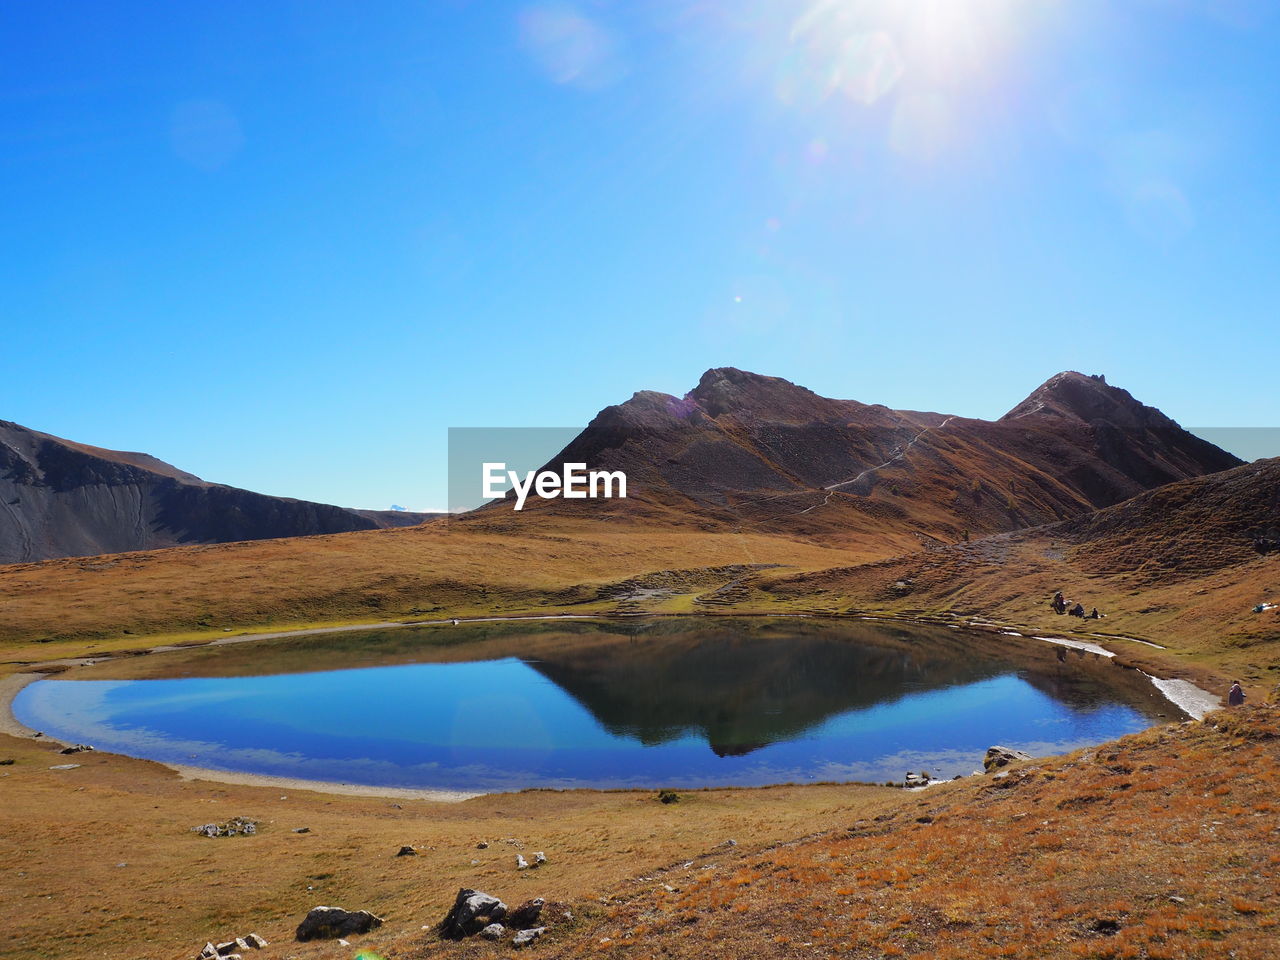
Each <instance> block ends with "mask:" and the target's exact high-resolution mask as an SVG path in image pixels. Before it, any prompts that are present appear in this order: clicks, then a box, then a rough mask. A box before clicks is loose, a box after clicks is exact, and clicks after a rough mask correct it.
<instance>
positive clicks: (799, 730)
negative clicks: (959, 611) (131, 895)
mask: <svg viewBox="0 0 1280 960" xmlns="http://www.w3.org/2000/svg"><path fill="white" fill-rule="evenodd" d="M13 709H14V713H15V715H16V716H17V718H18V719H19V720H20V721H21V722H22V723H24V724H26V725H28V726H30V727H33V728H35V729H38V730H41V731H43V732H44V733H45V734H46V735H47V736H52V737H56V738H58V739H60V740H63V741H67V742H70V743H86V744H92V745H94V746H95V747H96V748H97V749H99V750H110V751H113V752H117V753H123V754H127V755H130V756H135V757H143V758H147V759H151V760H158V761H161V762H164V763H170V764H178V765H186V766H193V767H200V768H206V769H213V770H222V771H235V772H239V773H253V774H265V775H269V776H280V777H290V778H302V779H307V780H316V781H326V782H337V783H348V784H360V785H368V786H378V787H404V788H421V789H444V790H459V791H474V792H491V791H509V790H520V789H525V788H531V787H540V788H555V789H564V788H577V787H592V788H647V789H650V788H673V789H689V788H696V787H716V786H730V785H738V786H757V785H764V784H776V783H807V782H819V781H836V782H850V781H863V782H889V781H892V782H899V783H900V782H902V781H903V779H904V777H905V775H906V774H907V773H908V772H912V773H921V772H925V773H928V774H929V776H931V777H932V778H934V779H948V778H951V777H955V776H957V775H966V774H970V773H973V772H975V771H980V770H981V768H982V758H983V755H984V754H985V752H986V749H987V748H988V747H989V746H991V745H993V744H1001V745H1004V746H1007V747H1012V748H1015V749H1019V750H1023V751H1026V752H1027V753H1030V754H1033V755H1036V756H1042V755H1049V754H1056V753H1063V752H1067V751H1070V750H1073V749H1076V748H1079V747H1084V746H1088V745H1092V744H1097V743H1101V742H1103V741H1106V740H1110V739H1113V738H1115V737H1117V736H1120V735H1123V734H1126V733H1132V732H1134V731H1137V730H1141V729H1144V728H1146V727H1149V726H1151V725H1153V724H1156V723H1160V722H1168V721H1169V720H1172V719H1183V718H1184V717H1185V714H1183V713H1182V712H1181V711H1180V710H1179V709H1178V708H1177V707H1176V706H1174V705H1173V704H1172V703H1170V702H1169V701H1167V700H1166V699H1165V698H1164V697H1163V696H1162V695H1161V694H1160V692H1159V691H1158V690H1157V689H1156V688H1155V687H1154V686H1153V685H1152V683H1151V682H1150V680H1149V679H1148V678H1147V677H1146V676H1145V675H1143V674H1142V673H1140V672H1138V671H1136V670H1131V669H1126V668H1123V667H1120V666H1117V665H1116V664H1114V663H1113V662H1112V661H1111V660H1110V659H1109V658H1107V657H1105V656H1102V655H1100V654H1097V653H1093V652H1089V651H1085V650H1077V649H1069V648H1067V647H1063V646H1057V645H1054V644H1050V643H1046V642H1044V641H1042V640H1036V639H1032V638H1026V637H1017V636H1004V635H998V634H988V633H980V632H974V631H965V630H957V629H952V628H947V627H941V626H934V625H926V624H915V623H907V622H897V621H876V620H822V619H806V618H785V619H781V618H780V619H765V618H759V619H756V618H730V617H722V618H707V617H702V618H699V617H687V618H662V619H634V620H577V619H565V620H536V621H535V620H530V621H506V622H486V623H464V624H458V625H449V624H443V625H431V626H420V627H400V628H395V629H383V630H370V631H367V632H366V631H362V632H343V633H329V634H318V635H317V634H313V635H297V636H292V637H282V638H278V639H266V640H254V641H249V642H235V643H223V644H213V645H206V646H201V647H192V648H186V649H180V650H174V651H171V652H164V653H157V654H154V655H150V656H140V657H123V658H117V659H113V660H109V661H105V662H102V663H98V664H94V665H90V666H85V667H76V668H73V669H71V670H69V671H67V672H66V673H62V674H58V675H55V676H52V677H50V678H48V679H42V680H39V681H36V682H35V683H32V684H30V685H29V686H27V687H26V688H25V689H23V690H22V691H21V692H20V693H19V694H18V696H17V698H16V700H15V701H14V705H13Z"/></svg>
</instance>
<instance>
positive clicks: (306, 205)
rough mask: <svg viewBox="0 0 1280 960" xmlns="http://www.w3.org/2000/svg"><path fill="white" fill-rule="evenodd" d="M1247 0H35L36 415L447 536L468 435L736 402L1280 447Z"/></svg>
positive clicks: (6, 372)
mask: <svg viewBox="0 0 1280 960" xmlns="http://www.w3.org/2000/svg"><path fill="white" fill-rule="evenodd" d="M1278 46H1280V16H1277V15H1274V14H1272V13H1271V12H1270V10H1269V9H1268V5H1267V4H1265V3H1261V2H1258V3H1254V2H1251V0H1220V2H1214V0H1166V2H1157V0H1133V2H1126V3H1102V2H1096V0H1072V2H1065V0H1057V2H1052V0H833V2H820V3H817V4H813V3H806V2H784V0H737V2H719V0H655V2H650V3H641V2H631V3H623V2H620V0H619V2H608V0H579V2H577V3H540V2H527V3H506V2H500V0H489V2H479V0H475V2H465V0H432V2H417V3H408V2H405V3H394V4H392V3H377V2H361V3H339V2H331V3H319V2H301V0H299V2H293V3H284V2H281V3H271V4H262V3H238V2H220V3H217V4H208V3H183V2H173V3H168V4H162V5H157V4H144V3H136V4H134V3H128V2H117V3H112V4H103V3H99V2H81V3H75V2H67V3H59V4H42V3H29V4H20V3H11V4H6V5H5V7H4V9H3V11H0V204H2V207H0V209H2V210H3V217H4V223H5V227H6V229H5V230H3V231H2V232H0V336H2V337H3V341H2V345H0V401H3V402H2V403H0V418H3V419H9V420H16V421H18V422H20V423H23V424H25V425H27V426H31V427H33V428H36V429H41V430H45V431H47V432H51V433H55V434H59V435H61V436H66V437H70V438H72V439H76V440H79V441H82V442H87V443H94V444H98V445H101V446H108V447H116V448H124V449H130V450H144V451H147V452H149V453H152V454H155V455H156V456H159V457H161V458H163V459H166V460H169V461H171V462H173V463H175V464H177V465H179V466H181V467H182V468H184V469H187V470H190V471H192V472H194V473H197V474H199V475H201V476H203V477H205V478H207V479H210V480H216V481H220V482H225V483H232V484H236V485H239V486H244V487H248V488H250V489H256V490H261V491H263V492H267V493H274V494H282V495H290V496H297V497H305V498H309V499H317V500H323V501H328V502H335V503H341V504H346V505H352V506H364V507H386V506H388V505H389V504H391V503H393V502H394V503H400V504H404V505H406V506H409V507H411V508H416V509H425V508H430V507H433V506H437V505H439V504H441V503H443V501H444V491H445V470H444V465H443V463H442V462H441V461H442V460H443V457H444V454H445V449H446V429H447V428H448V427H450V426H496V425H503V426H561V425H575V424H585V423H586V421H587V420H589V419H590V417H591V416H592V415H593V414H594V413H595V412H596V411H597V410H598V409H599V408H600V407H602V406H605V405H607V404H610V403H616V402H620V401H622V400H625V399H626V398H627V397H629V396H630V395H631V393H632V392H633V391H635V390H638V389H645V388H649V389H658V390H664V391H668V392H671V393H683V392H684V391H686V390H688V389H689V388H690V387H692V386H693V385H694V384H695V383H696V381H697V379H698V377H699V375H700V374H701V373H702V371H703V370H705V369H706V368H708V367H712V366H725V365H733V366H739V367H744V368H747V369H752V370H756V371H758V372H762V373H769V374H774V375H778V376H783V377H786V378H788V379H790V380H794V381H796V382H798V383H801V384H804V385H805V386H808V387H810V388H812V389H814V390H816V391H818V392H819V393H822V394H825V395H828V396H837V397H849V398H854V399H859V400H864V401H867V402H883V403H886V404H889V405H890V406H898V407H910V408H916V409H922V408H924V409H941V410H945V411H948V412H954V413H960V414H965V415H970V416H984V417H994V416H998V415H1000V414H1001V413H1003V412H1004V411H1006V410H1007V409H1008V408H1010V407H1012V406H1013V405H1014V404H1015V403H1016V402H1017V401H1018V400H1020V399H1021V398H1022V397H1023V396H1025V395H1026V394H1027V393H1028V392H1030V391H1031V389H1033V388H1034V387H1035V386H1036V385H1038V384H1039V383H1040V382H1042V381H1043V380H1044V379H1046V378H1047V377H1049V376H1050V375H1051V374H1053V373H1056V372H1057V371H1059V370H1062V369H1069V368H1074V369H1080V370H1083V371H1085V372H1091V373H1092V372H1102V373H1105V374H1106V375H1107V377H1108V379H1109V380H1110V382H1112V383H1115V384H1119V385H1121V386H1124V387H1126V388H1128V389H1129V390H1131V391H1132V392H1133V393H1134V394H1135V395H1136V396H1137V397H1138V398H1139V399H1142V400H1144V401H1146V402H1148V403H1152V404H1154V405H1156V406H1159V407H1161V408H1162V409H1164V410H1165V411H1166V412H1167V413H1169V414H1170V415H1171V416H1173V417H1174V418H1175V419H1177V420H1179V421H1180V422H1182V423H1183V424H1186V425H1192V426H1199V425H1205V426H1209V425H1212V426H1221V425H1231V426H1272V425H1277V424H1280V393H1278V392H1277V391H1276V390H1275V389H1274V381H1275V374H1274V371H1275V357H1276V344H1275V335H1276V331H1277V323H1276V305H1277V302H1278V298H1277V293H1280V271H1277V270H1276V269H1275V261H1276V259H1277V253H1278V252H1280V218H1278V217H1277V215H1276V214H1277V207H1278V201H1280V164H1277V163H1276V162H1275V160H1276V157H1277V155H1278V154H1280V149H1278V148H1280V113H1278V112H1277V110H1276V109H1275V105H1276V104H1277V103H1278V102H1280V71H1277V70H1276V69H1275V67H1274V58H1275V51H1276V50H1277V48H1278Z"/></svg>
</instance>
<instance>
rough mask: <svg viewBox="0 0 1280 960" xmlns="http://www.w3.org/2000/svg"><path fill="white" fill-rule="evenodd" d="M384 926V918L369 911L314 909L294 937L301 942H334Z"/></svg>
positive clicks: (335, 908)
mask: <svg viewBox="0 0 1280 960" xmlns="http://www.w3.org/2000/svg"><path fill="white" fill-rule="evenodd" d="M380 926H382V918H381V917H375V916H374V915H373V914H372V913H370V912H369V911H368V910H355V911H351V910H343V909H342V908H341V907H313V908H312V909H311V911H310V912H309V913H308V914H307V915H306V917H305V918H303V921H302V922H301V923H300V924H298V930H297V933H295V934H294V936H295V937H296V938H297V939H298V940H300V941H304V942H305V941H307V940H334V939H336V938H338V937H346V936H350V935H351V934H353V933H368V932H369V931H370V930H373V929H376V928H377V927H380Z"/></svg>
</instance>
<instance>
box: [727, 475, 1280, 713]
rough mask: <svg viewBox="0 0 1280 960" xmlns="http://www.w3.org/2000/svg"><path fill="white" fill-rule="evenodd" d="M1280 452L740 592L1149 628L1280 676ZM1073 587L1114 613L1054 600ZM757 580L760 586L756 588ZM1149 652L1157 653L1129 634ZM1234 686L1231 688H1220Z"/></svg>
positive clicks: (1162, 638)
mask: <svg viewBox="0 0 1280 960" xmlns="http://www.w3.org/2000/svg"><path fill="white" fill-rule="evenodd" d="M1278 530H1280V459H1272V460H1259V461H1257V462H1255V463H1251V464H1245V465H1243V466H1240V467H1236V468H1235V469H1232V470H1226V471H1223V472H1221V473H1216V474H1211V475H1209V476H1206V477H1198V478H1194V479H1191V480H1184V481H1181V482H1179V483H1174V484H1169V485H1167V486H1164V487H1160V488H1159V489H1156V490H1152V491H1149V492H1147V493H1144V494H1141V495H1139V496H1137V497H1134V498H1132V499H1131V500H1128V501H1125V502H1124V503H1120V504H1116V505H1115V506H1112V507H1108V508H1106V509H1103V510H1099V511H1096V512H1094V513H1091V514H1088V515H1085V516H1082V517H1079V518H1075V519H1072V520H1068V521H1065V522H1062V523H1057V524H1050V525H1046V526H1042V527H1037V528H1034V529H1030V530H1023V531H1017V532H1014V533H1007V534H999V535H995V536H991V537H987V538H984V539H980V540H973V541H972V542H969V543H957V544H949V545H944V546H939V547H935V548H933V549H929V550H926V551H923V552H920V553H917V554H914V555H911V556H905V557H900V558H896V559H891V560H881V561H876V562H872V563H866V564H859V565H856V566H845V567H840V568H833V569H830V570H826V571H817V572H813V573H807V574H799V575H791V574H778V575H776V576H773V577H768V576H766V575H765V574H757V575H754V576H753V577H751V578H748V579H747V580H745V581H744V582H742V583H740V584H739V585H738V587H739V596H740V597H741V598H742V602H743V603H751V602H758V601H756V600H755V598H756V597H761V598H763V597H768V598H770V601H769V602H770V603H778V602H780V601H783V600H792V601H795V602H799V601H800V600H802V599H803V600H805V601H806V602H808V603H809V604H811V605H815V601H816V605H817V606H819V607H820V609H823V610H824V611H829V612H848V611H850V610H861V611H875V612H883V613H898V614H910V615H920V614H924V615H958V616H962V617H978V618H983V619H995V620H1001V621H1004V622H1007V623H1012V624H1017V625H1019V626H1022V627H1024V628H1030V629H1032V630H1040V631H1053V632H1062V631H1077V632H1080V633H1083V634H1095V633H1096V634H1104V635H1111V636H1123V637H1138V638H1144V639H1146V640H1149V641H1152V642H1155V643H1158V644H1160V645H1161V646H1164V647H1167V648H1169V651H1170V652H1171V653H1174V654H1176V655H1178V659H1179V660H1181V661H1182V662H1183V663H1192V664H1194V663H1199V664H1205V665H1212V666H1213V667H1215V668H1216V669H1217V670H1219V671H1222V673H1219V675H1218V680H1219V681H1221V680H1222V679H1223V675H1224V674H1225V671H1227V670H1230V671H1231V672H1233V673H1236V674H1238V675H1239V676H1241V677H1242V678H1244V679H1246V680H1247V681H1249V682H1250V683H1252V684H1254V685H1257V686H1260V687H1262V688H1265V689H1270V687H1271V686H1273V685H1274V684H1275V683H1276V682H1277V680H1280V667H1278V666H1277V664H1280V613H1278V612H1277V610H1276V609H1274V608H1273V609H1267V610H1264V611H1262V612H1255V609H1254V608H1255V607H1256V606H1257V605H1259V604H1263V603H1267V602H1280V551H1278V550H1274V549H1270V544H1271V543H1273V542H1274V539H1275V537H1276V532H1277V531H1278ZM1056 590H1063V591H1064V592H1065V593H1066V595H1067V596H1068V597H1069V598H1070V599H1072V600H1079V601H1081V602H1082V603H1083V604H1084V605H1085V607H1086V608H1092V607H1095V606H1096V607H1098V608H1099V609H1100V610H1102V612H1103V613H1105V614H1106V615H1107V616H1106V619H1104V620H1099V621H1080V620H1076V619H1074V618H1072V617H1064V616H1057V615H1055V614H1054V613H1053V612H1052V611H1051V610H1050V609H1049V606H1048V602H1049V599H1050V598H1051V597H1052V595H1053V593H1054V592H1055V591H1056ZM757 591H758V593H757ZM1113 649H1118V650H1122V651H1124V653H1125V655H1126V657H1127V658H1128V659H1130V660H1131V661H1134V662H1139V661H1140V660H1141V659H1142V658H1143V657H1147V658H1150V657H1154V656H1160V657H1165V658H1166V659H1167V655H1165V654H1159V653H1157V652H1156V651H1153V650H1152V649H1151V648H1149V647H1145V646H1141V645H1137V646H1135V645H1133V644H1131V643H1125V642H1122V643H1121V644H1120V645H1119V646H1118V647H1116V646H1114V645H1113ZM1219 692H1225V688H1222V689H1220V690H1219Z"/></svg>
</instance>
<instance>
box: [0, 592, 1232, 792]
mask: <svg viewBox="0 0 1280 960" xmlns="http://www.w3.org/2000/svg"><path fill="white" fill-rule="evenodd" d="M685 616H687V617H694V618H704V617H705V618H707V619H720V618H733V617H749V618H757V619H758V618H761V617H766V618H769V619H814V620H825V619H829V620H835V621H840V620H850V619H857V620H867V621H888V622H901V623H917V624H919V623H925V624H933V625H935V626H936V625H938V624H937V623H936V622H935V621H932V620H928V619H922V618H913V617H885V616H865V617H863V616H836V617H826V616H821V615H810V614H790V615H782V616H779V617H768V615H764V614H754V613H753V614H723V613H721V614H710V613H696V614H688V615H675V614H667V615H659V616H658V617H654V619H658V618H667V619H670V618H674V617H685ZM633 619H646V618H645V617H639V616H634V615H626V616H621V617H619V616H609V615H603V616H602V615H591V614H584V615H575V614H558V615H557V614H551V615H543V616H512V617H476V618H469V619H461V618H459V619H458V620H456V621H455V620H454V619H452V618H450V619H444V620H432V621H389V622H386V623H382V624H375V625H344V626H338V627H318V628H307V629H301V630H289V631H273V632H270V633H257V634H248V635H238V636H235V637H225V638H221V637H220V638H214V639H212V640H209V641H206V642H204V643H194V644H182V645H172V644H162V645H158V646H156V647H153V648H150V649H148V650H145V651H143V652H141V653H140V654H133V655H134V656H136V655H143V656H148V655H151V654H158V653H169V652H176V651H180V650H190V649H194V648H199V647H205V646H219V645H227V644H233V643H244V642H247V641H250V640H271V639H282V638H288V637H300V636H314V635H324V634H333V633H344V632H358V631H368V630H382V629H394V628H400V627H426V626H450V625H453V624H454V623H455V622H456V623H458V624H464V623H465V624H472V623H487V622H520V621H549V620H588V621H590V620H597V621H616V620H633ZM952 626H954V627H955V628H957V629H973V630H974V631H975V632H980V633H988V634H990V633H999V634H1000V635H1002V636H1006V637H1008V638H1009V639H1010V640H1013V639H1015V638H1018V639H1029V640H1035V641H1039V642H1046V643H1051V644H1060V645H1067V646H1071V647H1077V648H1079V647H1085V648H1092V649H1088V652H1092V653H1095V654H1097V655H1102V656H1107V657H1112V658H1114V654H1112V653H1111V652H1110V651H1106V650H1105V649H1103V648H1101V647H1094V646H1093V645H1091V644H1081V643H1080V642H1079V641H1073V640H1068V639H1065V638H1055V637H1048V636H1037V635H1032V634H1027V633H1022V632H1020V631H1018V630H1016V629H1014V628H1013V627H1010V626H1007V625H1003V624H995V623H992V622H990V621H982V622H980V623H978V624H976V625H974V626H969V627H965V626H961V625H952ZM112 659H116V658H115V657H113V656H110V655H108V656H102V657H83V658H69V659H65V660H55V661H49V662H47V663H43V664H35V665H32V666H34V667H36V668H37V669H32V670H29V671H24V672H22V673H15V674H10V675H7V676H3V677H0V733H6V734H9V735H11V736H18V737H23V738H28V739H36V738H39V739H42V740H46V741H48V742H50V743H62V741H60V740H57V739H55V738H50V737H38V735H37V733H36V731H34V730H32V729H31V728H29V727H27V726H26V725H25V724H23V723H21V721H19V720H18V718H17V717H16V715H15V714H14V712H13V702H14V700H15V698H16V697H17V695H18V693H19V692H20V691H21V690H22V689H23V688H25V687H26V686H27V685H28V684H30V683H32V682H34V681H36V680H40V679H44V678H47V677H48V676H50V675H51V674H56V673H57V672H60V671H61V669H66V668H70V667H73V666H90V665H93V664H95V663H102V662H106V661H109V660H112ZM40 667H44V668H49V669H45V670H40V669H38V668H40ZM1140 672H1142V673H1143V675H1144V676H1146V677H1147V678H1148V679H1149V680H1150V681H1151V682H1152V684H1153V686H1154V687H1155V688H1156V690H1157V691H1158V692H1159V693H1160V694H1161V695H1162V696H1163V697H1164V698H1165V699H1166V700H1168V701H1169V702H1170V703H1171V704H1172V705H1173V706H1175V707H1176V708H1178V709H1179V710H1181V711H1183V712H1184V713H1186V714H1187V715H1188V716H1190V717H1192V718H1193V719H1195V720H1200V719H1201V718H1203V716H1204V715H1205V714H1206V713H1207V712H1209V710H1211V709H1215V708H1216V707H1215V706H1214V704H1215V703H1217V705H1220V698H1218V697H1216V695H1214V694H1211V693H1209V692H1208V691H1206V690H1203V689H1202V688H1200V687H1197V686H1195V685H1194V684H1191V683H1190V682H1189V681H1186V680H1166V679H1162V678H1159V677H1156V676H1154V675H1152V674H1150V673H1148V672H1146V671H1140ZM1173 694H1177V695H1173ZM124 755H125V756H127V754H124ZM139 759H146V758H139ZM148 762H152V763H158V764H160V765H161V766H164V767H167V768H168V769H170V770H173V771H174V772H176V773H177V774H178V775H179V776H180V777H182V778H183V779H187V780H204V781H212V782H216V783H225V784H232V785H240V786H260V787H275V788H279V789H283V790H311V791H315V792H319V793H328V794H332V795H336V796H364V797H387V798H399V799H415V800H429V801H435V802H444V803H458V802H462V801H465V800H468V799H472V798H474V797H479V796H487V795H493V794H500V793H505V792H509V791H485V790H477V791H465V790H448V789H434V788H408V787H380V786H375V785H367V784H356V783H345V782H336V781H321V780H308V779H305V778H298V777H287V776H273V775H269V774H255V773H248V772H238V771H229V770H220V769H215V768H208V767H200V766H194V765H186V764H175V763H169V762H165V761H161V760H148ZM535 789H536V788H535ZM583 789H590V788H583ZM742 789H753V788H751V787H743V788H742ZM756 789H758V788H756Z"/></svg>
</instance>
